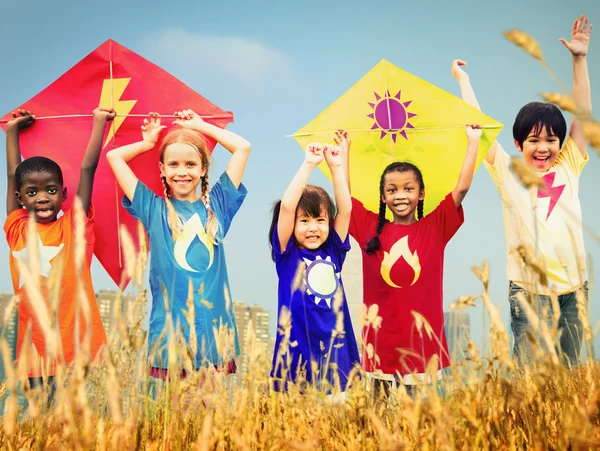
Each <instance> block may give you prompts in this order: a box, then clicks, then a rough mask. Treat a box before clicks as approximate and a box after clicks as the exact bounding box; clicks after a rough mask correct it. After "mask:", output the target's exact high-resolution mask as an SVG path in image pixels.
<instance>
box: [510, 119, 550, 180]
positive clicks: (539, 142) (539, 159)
mask: <svg viewBox="0 0 600 451" xmlns="http://www.w3.org/2000/svg"><path fill="white" fill-rule="evenodd" d="M515 145H516V146H517V149H518V150H519V152H522V153H523V159H524V160H525V162H526V163H527V164H528V165H530V166H531V167H533V168H535V169H536V170H537V171H539V172H547V171H548V170H549V169H550V168H551V167H552V165H553V164H554V162H555V161H556V158H557V157H558V154H559V153H560V140H559V138H558V137H557V136H556V135H555V134H554V133H552V131H550V132H548V130H547V128H546V127H541V128H540V129H539V130H536V127H534V128H532V129H531V132H529V135H527V138H525V140H524V141H523V145H522V146H521V145H519V142H518V141H517V140H515Z"/></svg>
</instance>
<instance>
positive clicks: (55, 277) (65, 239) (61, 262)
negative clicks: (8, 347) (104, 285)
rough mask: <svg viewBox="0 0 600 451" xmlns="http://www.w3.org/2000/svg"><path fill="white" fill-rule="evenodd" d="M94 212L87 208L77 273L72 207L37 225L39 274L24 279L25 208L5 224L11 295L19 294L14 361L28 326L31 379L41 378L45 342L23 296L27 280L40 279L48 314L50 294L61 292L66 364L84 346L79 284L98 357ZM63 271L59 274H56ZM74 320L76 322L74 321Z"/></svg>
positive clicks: (100, 331) (102, 336)
mask: <svg viewBox="0 0 600 451" xmlns="http://www.w3.org/2000/svg"><path fill="white" fill-rule="evenodd" d="M93 213H94V210H93V207H92V206H90V208H89V212H88V217H87V218H85V240H86V248H85V261H84V262H83V264H82V267H81V270H80V271H77V270H76V266H75V249H76V247H75V219H74V212H73V209H69V210H67V211H66V212H65V213H64V215H63V216H61V217H60V218H58V219H57V220H56V221H54V222H52V223H49V224H36V227H37V234H38V236H37V239H36V241H37V244H38V255H39V263H40V264H39V275H38V274H32V275H23V277H21V275H20V272H19V266H18V263H17V260H20V261H21V263H24V264H25V265H28V262H29V258H28V251H27V234H28V222H29V215H28V213H27V210H25V209H19V210H15V211H13V212H12V213H11V214H10V215H8V218H6V222H5V223H4V232H5V233H6V241H7V242H8V246H9V248H10V272H11V276H12V282H13V288H14V291H15V294H18V295H20V296H21V302H20V304H19V308H18V312H19V315H18V316H19V330H18V336H17V359H19V357H20V355H21V348H22V346H23V339H24V337H25V332H26V330H27V327H28V326H29V324H31V339H32V343H33V349H32V350H31V352H32V355H30V356H29V360H30V361H29V364H28V373H29V377H36V376H41V375H42V365H43V364H45V362H44V359H45V357H46V338H45V335H44V332H43V329H42V327H41V325H40V323H39V322H38V320H37V316H36V314H35V312H34V310H33V309H34V307H33V304H32V303H31V302H30V300H29V299H28V296H27V292H26V288H25V286H24V283H25V279H26V278H27V277H34V276H39V280H40V288H41V294H42V298H43V302H44V303H45V304H46V307H47V309H48V312H51V309H52V306H51V305H50V302H51V301H52V300H53V299H55V296H54V295H51V296H49V292H53V291H54V290H56V292H58V293H59V296H58V299H59V304H58V327H59V329H60V338H61V343H60V344H61V345H62V353H63V357H64V361H65V363H66V364H67V365H68V364H70V363H72V362H73V360H74V358H75V353H76V349H77V348H80V347H83V345H84V337H85V332H86V329H87V327H86V325H87V323H86V321H85V319H84V314H83V313H82V307H81V306H78V305H77V304H78V303H77V299H78V296H77V290H78V288H79V287H78V283H77V282H78V281H81V283H82V288H83V290H84V293H85V295H86V297H87V300H88V303H89V307H90V323H91V329H92V330H91V335H90V353H91V357H92V359H93V358H96V357H98V352H99V351H100V349H101V348H102V347H103V345H104V344H106V333H105V332H104V327H103V325H102V319H101V317H100V312H99V310H98V304H97V302H96V297H95V293H94V287H93V286H92V277H91V274H90V264H91V262H92V252H93V250H94V215H93ZM61 271H62V274H61V273H60V272H61ZM77 318H78V320H77ZM77 322H78V325H77V327H78V331H79V338H78V339H76V323H77ZM49 363H50V369H49V373H48V375H50V376H51V375H54V373H55V368H54V366H55V363H56V362H49Z"/></svg>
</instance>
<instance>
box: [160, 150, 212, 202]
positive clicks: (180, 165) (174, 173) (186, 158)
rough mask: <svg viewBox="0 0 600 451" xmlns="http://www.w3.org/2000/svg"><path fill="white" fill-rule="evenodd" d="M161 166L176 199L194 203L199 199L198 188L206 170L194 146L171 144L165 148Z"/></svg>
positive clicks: (161, 170)
mask: <svg viewBox="0 0 600 451" xmlns="http://www.w3.org/2000/svg"><path fill="white" fill-rule="evenodd" d="M159 166H160V173H161V175H162V176H163V177H165V179H166V181H167V185H169V188H170V189H171V195H172V196H173V197H174V198H175V199H179V200H189V201H192V202H193V201H195V200H196V199H198V194H196V187H197V186H198V183H200V181H201V179H202V177H204V175H205V174H206V168H205V167H204V165H203V164H202V159H201V157H200V154H199V153H198V151H197V150H196V149H195V148H194V147H193V146H191V145H190V144H186V143H182V142H175V143H173V144H170V145H169V146H167V147H166V148H165V151H164V152H163V159H162V161H161V162H160V163H159Z"/></svg>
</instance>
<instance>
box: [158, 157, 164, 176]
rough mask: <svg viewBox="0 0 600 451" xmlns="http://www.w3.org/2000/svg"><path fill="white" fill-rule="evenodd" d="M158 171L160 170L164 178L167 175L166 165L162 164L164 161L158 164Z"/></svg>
mask: <svg viewBox="0 0 600 451" xmlns="http://www.w3.org/2000/svg"><path fill="white" fill-rule="evenodd" d="M158 169H159V170H160V175H161V176H163V177H164V175H165V170H164V169H165V165H164V164H162V161H159V162H158Z"/></svg>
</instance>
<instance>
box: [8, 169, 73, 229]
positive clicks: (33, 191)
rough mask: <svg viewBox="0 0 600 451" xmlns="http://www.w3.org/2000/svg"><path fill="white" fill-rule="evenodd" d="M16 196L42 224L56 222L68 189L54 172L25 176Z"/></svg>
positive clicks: (29, 173) (30, 173)
mask: <svg viewBox="0 0 600 451" xmlns="http://www.w3.org/2000/svg"><path fill="white" fill-rule="evenodd" d="M15 194H16V196H17V200H18V201H19V204H21V205H22V206H23V207H25V208H26V209H27V211H28V212H29V213H30V214H32V215H34V218H35V220H36V222H39V223H41V224H45V223H49V222H53V221H56V216H57V215H58V212H59V211H60V210H61V208H62V203H63V202H64V201H65V200H66V199H67V189H66V188H64V187H63V184H62V180H61V178H60V177H59V175H58V174H56V173H53V172H28V173H26V174H24V175H23V178H22V182H21V187H20V189H19V191H17V192H16V193H15Z"/></svg>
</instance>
